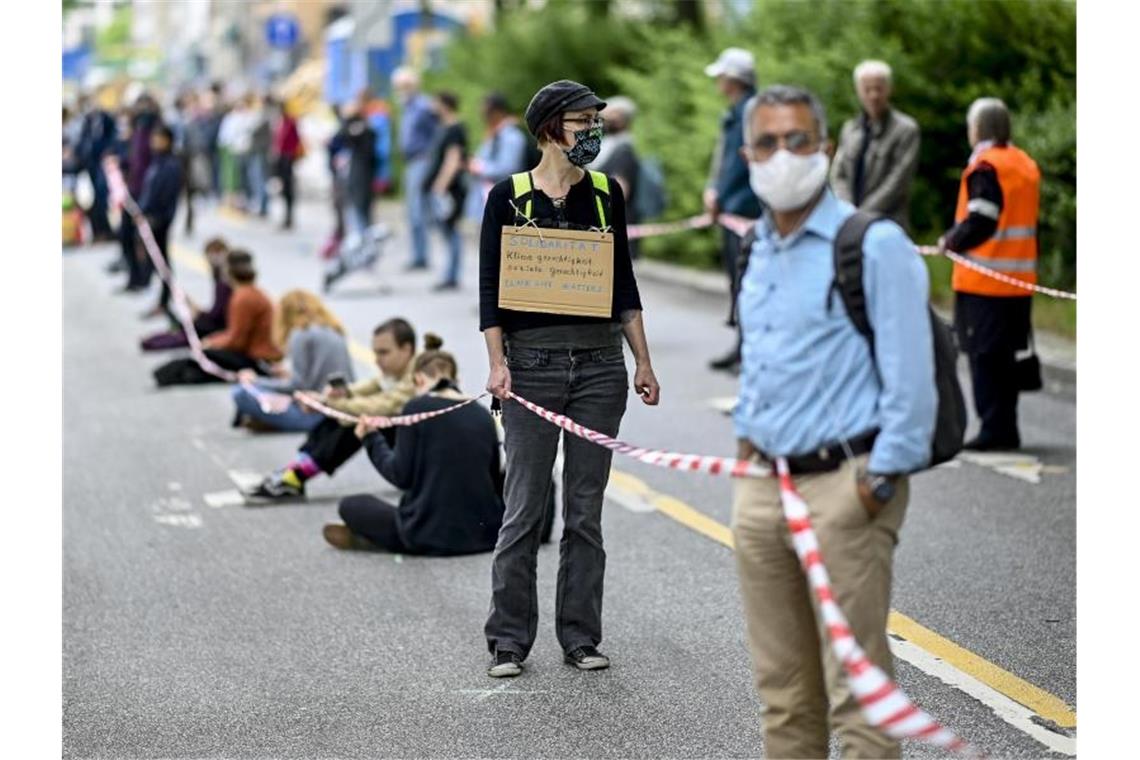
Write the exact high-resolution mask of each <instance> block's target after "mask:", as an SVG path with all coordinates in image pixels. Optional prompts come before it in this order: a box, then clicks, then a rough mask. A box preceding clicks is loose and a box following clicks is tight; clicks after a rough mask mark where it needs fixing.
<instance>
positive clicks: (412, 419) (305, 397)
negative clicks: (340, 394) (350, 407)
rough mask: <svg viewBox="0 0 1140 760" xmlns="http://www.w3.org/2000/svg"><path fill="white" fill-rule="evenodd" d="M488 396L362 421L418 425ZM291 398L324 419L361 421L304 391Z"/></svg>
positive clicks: (393, 425)
mask: <svg viewBox="0 0 1140 760" xmlns="http://www.w3.org/2000/svg"><path fill="white" fill-rule="evenodd" d="M488 395H490V394H487V393H482V394H480V395H478V396H475V397H474V398H469V399H467V400H466V401H460V402H459V403H457V404H452V405H451V406H449V407H446V408H444V409H436V410H435V411H432V412H417V413H416V414H403V415H399V416H396V417H371V416H366V417H364V418H363V419H364V420H365V421H367V422H373V421H378V420H385V421H387V422H388V424H389V426H391V427H407V426H409V425H416V424H419V423H421V422H423V421H424V420H430V419H431V418H432V417H439V416H440V415H443V414H449V413H451V412H454V411H455V410H456V409H461V408H463V407H465V406H467V405H468V404H474V403H475V402H476V401H478V400H479V399H481V398H485V397H486V396H488ZM293 398H295V399H297V401H300V402H301V403H303V404H304V405H305V406H307V407H309V408H310V409H314V410H316V411H318V412H320V413H321V414H323V415H325V416H326V417H332V418H333V419H335V420H340V421H341V422H349V423H356V422H359V421H360V420H361V417H358V416H356V415H352V414H348V413H346V412H342V411H340V410H339V409H333V408H332V407H331V406H327V405H325V404H322V403H321V402H320V401H319V400H318V399H317V397H316V396H314V395H313V394H311V393H307V392H305V391H297V392H295V393H294V394H293Z"/></svg>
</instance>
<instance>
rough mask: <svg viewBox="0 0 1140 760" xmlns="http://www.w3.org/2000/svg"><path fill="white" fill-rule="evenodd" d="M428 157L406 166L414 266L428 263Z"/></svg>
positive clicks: (416, 159)
mask: <svg viewBox="0 0 1140 760" xmlns="http://www.w3.org/2000/svg"><path fill="white" fill-rule="evenodd" d="M428 158H429V157H428V156H419V157H417V158H413V159H410V160H409V161H408V162H407V163H406V164H404V202H405V203H407V204H408V228H409V229H410V230H411V231H412V264H414V265H416V266H426V265H427V263H428V221H429V219H428V200H427V199H428V196H427V193H425V192H424V189H423V188H424V180H425V179H427V173H428V170H429V169H431V167H430V166H429V165H428Z"/></svg>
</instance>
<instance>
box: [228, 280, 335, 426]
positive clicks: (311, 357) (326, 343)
mask: <svg viewBox="0 0 1140 760" xmlns="http://www.w3.org/2000/svg"><path fill="white" fill-rule="evenodd" d="M274 333H275V335H274V339H275V342H276V343H277V345H280V346H285V347H286V354H287V355H288V358H289V365H288V366H285V365H284V364H283V363H282V364H278V365H276V366H275V367H274V375H275V377H273V378H262V379H259V378H258V376H257V373H255V372H254V371H253V370H242V371H241V372H239V373H238V378H239V380H240V382H239V383H238V384H236V385H234V386H233V389H232V391H231V395H232V396H233V400H234V405H235V406H236V407H237V412H236V414H235V417H234V426H235V427H237V426H240V425H245V426H246V427H250V428H252V429H255V430H275V431H285V432H308V431H310V430H312V429H313V428H314V427H315V426H316V425H317V424H318V423H319V422H320V421H321V420H322V419H323V418H324V416H323V415H322V414H320V413H319V412H312V411H306V410H304V409H302V408H301V407H300V405H298V404H297V402H296V401H290V402H289V404H288V405H287V406H285V405H283V404H276V403H275V401H280V399H277V400H273V397H272V396H271V395H266V394H292V393H293V391H320V390H321V389H322V388H324V387H325V385H326V384H327V383H328V381H329V378H333V377H337V376H339V377H341V378H343V379H344V380H345V381H346V382H351V381H352V380H353V379H354V378H353V372H352V359H351V358H350V357H349V353H348V343H347V341H346V340H345V330H344V325H342V324H341V322H340V320H339V319H337V318H336V317H335V316H334V315H333V314H332V313H331V312H330V311H329V310H328V308H327V307H326V306H325V305H324V303H322V302H321V299H320V298H318V297H317V296H316V295H315V294H313V293H310V292H309V291H307V290H290V291H289V292H288V293H286V294H285V295H284V296H282V297H281V302H280V304H279V305H278V308H277V314H276V320H275V323H274ZM251 388H252V390H251Z"/></svg>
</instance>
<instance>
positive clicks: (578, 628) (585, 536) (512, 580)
mask: <svg viewBox="0 0 1140 760" xmlns="http://www.w3.org/2000/svg"><path fill="white" fill-rule="evenodd" d="M507 365H508V366H509V367H510V370H511V388H512V390H513V391H514V392H515V393H517V394H518V395H520V396H522V397H523V398H525V399H527V400H529V401H533V402H535V403H536V404H539V405H541V406H544V407H546V408H547V409H550V410H551V411H555V412H560V413H562V414H565V415H567V416H569V417H571V418H572V419H574V420H576V421H578V422H580V423H582V424H583V425H585V426H586V427H590V428H593V429H594V430H599V431H601V432H603V433H606V434H607V435H617V432H618V425H619V424H620V423H621V418H622V415H623V414H624V413H625V404H626V397H627V395H628V393H629V377H628V375H627V373H626V369H625V360H624V358H623V355H622V349H621V345H620V344H619V345H616V346H614V347H611V348H600V349H573V350H571V349H546V348H518V347H514V348H512V347H510V346H508V353H507ZM503 425H504V427H505V428H506V443H505V446H506V452H507V476H506V485H505V489H504V499H505V501H506V513H505V514H504V515H503V526H502V528H501V529H500V530H499V540H498V543H497V544H496V546H495V556H494V559H493V561H492V569H491V612H490V615H489V616H488V618H487V625H486V626H485V627H484V632H485V634H486V636H487V647H488V649H490V650H491V651H492V652H494V651H495V650H496V649H498V650H504V651H513V652H517V653H518V654H519V655H521V656H522V657H524V658H525V657H526V656H527V654H529V653H530V648H531V646H532V645H533V644H534V638H535V632H536V629H537V627H538V585H537V565H538V546H539V542H540V540H541V538H542V536H541V528H542V516H543V509H544V506H545V505H546V503H547V499H548V496H549V494H548V491H549V489H550V488H551V487H552V484H551V480H550V470H551V468H552V467H553V466H554V458H555V455H556V454H557V451H558V437H559V435H561V434H562V430H561V429H560V428H558V427H556V426H554V425H553V424H551V423H549V422H547V421H546V420H544V419H542V418H540V417H538V416H536V415H535V414H533V413H532V412H530V411H529V410H527V409H525V408H524V407H523V406H522V405H520V404H518V403H516V402H514V401H508V402H506V403H504V404H503ZM612 455H613V454H612V452H611V451H610V450H609V449H606V448H603V447H601V446H598V445H596V444H593V443H590V442H589V441H585V440H582V439H580V438H577V437H576V436H572V435H567V436H566V438H565V443H564V463H563V470H562V483H563V489H562V490H563V519H564V522H565V529H564V530H563V533H562V542H561V544H560V546H559V551H560V554H559V563H558V591H557V596H556V597H555V602H554V604H555V631H556V633H557V636H558V643H559V644H561V645H562V648H563V650H564V651H570V650H572V649H575V648H576V647H580V646H587V645H589V646H597V645H598V644H599V643H600V642H601V639H602V585H603V579H604V576H605V570H606V552H605V549H604V548H603V547H602V502H603V500H604V498H605V488H606V482H607V481H608V480H609V476H610V459H611V458H612Z"/></svg>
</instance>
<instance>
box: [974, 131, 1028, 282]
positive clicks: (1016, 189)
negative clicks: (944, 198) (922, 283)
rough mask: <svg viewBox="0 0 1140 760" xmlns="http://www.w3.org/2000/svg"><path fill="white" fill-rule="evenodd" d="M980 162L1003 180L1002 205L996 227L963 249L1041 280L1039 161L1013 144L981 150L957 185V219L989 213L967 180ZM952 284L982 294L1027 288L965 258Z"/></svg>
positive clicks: (1017, 275)
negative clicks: (979, 268)
mask: <svg viewBox="0 0 1140 760" xmlns="http://www.w3.org/2000/svg"><path fill="white" fill-rule="evenodd" d="M978 162H985V163H987V164H989V165H990V166H992V167H993V168H994V171H995V172H996V174H997V180H998V184H999V185H1000V186H1001V194H1002V207H1001V211H1000V213H999V214H998V215H997V218H996V220H997V229H996V230H995V231H994V234H993V235H992V236H991V237H990V238H989V239H988V240H986V241H985V242H983V243H982V244H980V245H978V246H977V247H975V248H973V249H971V250H968V251H959V253H961V254H963V255H964V256H965V257H966V258H967V259H969V260H970V261H971V262H974V263H976V264H979V265H981V266H984V267H987V268H989V269H992V270H994V271H997V272H1001V273H1002V274H1004V275H1006V276H1007V277H1012V278H1014V279H1016V280H1020V281H1022V282H1026V283H1036V282H1037V214H1038V206H1039V201H1040V188H1041V172H1040V171H1039V170H1038V168H1037V164H1036V163H1034V161H1033V159H1032V158H1030V157H1029V156H1028V155H1027V154H1026V153H1025V152H1024V151H1022V150H1021V149H1020V148H1017V147H1014V146H1013V145H1003V146H996V145H995V146H992V147H990V148H988V149H986V150H983V151H982V152H981V153H980V154H979V155H978V156H977V157H976V158H975V160H974V161H973V162H971V163H970V165H969V166H968V167H966V170H965V171H964V172H962V181H961V183H960V184H959V188H958V207H957V209H956V210H955V214H954V220H955V221H956V222H962V221H963V220H965V219H966V217H968V216H969V215H970V213H971V212H974V213H981V214H982V215H984V216H988V217H990V218H994V217H993V216H992V215H991V214H987V213H986V211H987V210H992V209H990V208H987V206H993V205H996V204H992V203H986V202H984V199H978V198H975V199H973V200H971V199H970V197H969V188H968V184H967V183H968V180H969V178H970V175H971V174H972V173H973V171H974V169H975V167H976V166H977V165H978ZM952 286H953V288H954V290H955V291H957V292H960V293H973V294H975V295H984V296H1027V295H1029V291H1028V290H1026V289H1025V288H1021V287H1018V286H1017V285H1011V284H1009V283H1007V282H1001V281H999V280H996V279H994V278H993V277H989V276H987V275H985V274H983V273H981V272H979V271H977V270H974V269H971V268H970V267H968V266H965V265H964V264H955V265H954V275H953V278H952Z"/></svg>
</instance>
